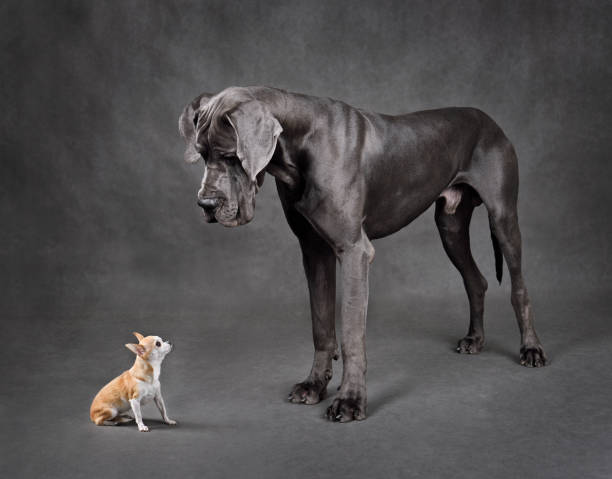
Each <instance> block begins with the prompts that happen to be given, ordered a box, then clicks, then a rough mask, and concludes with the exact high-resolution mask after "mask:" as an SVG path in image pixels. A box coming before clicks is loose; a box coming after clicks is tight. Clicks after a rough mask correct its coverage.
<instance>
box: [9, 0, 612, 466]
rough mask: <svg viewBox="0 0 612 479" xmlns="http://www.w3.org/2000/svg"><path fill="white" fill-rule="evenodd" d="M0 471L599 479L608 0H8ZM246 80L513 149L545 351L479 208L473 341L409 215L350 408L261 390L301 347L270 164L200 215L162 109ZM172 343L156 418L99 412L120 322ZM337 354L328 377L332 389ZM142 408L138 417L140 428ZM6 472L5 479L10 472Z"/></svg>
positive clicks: (607, 426) (376, 272)
mask: <svg viewBox="0 0 612 479" xmlns="http://www.w3.org/2000/svg"><path fill="white" fill-rule="evenodd" d="M0 11H1V19H2V25H1V28H0V31H1V33H0V34H1V35H2V40H3V49H2V52H1V58H2V74H1V78H2V88H1V98H2V100H1V101H2V114H1V115H0V121H1V122H2V132H3V134H2V142H1V149H2V150H1V153H2V156H1V164H0V215H1V220H2V228H1V229H0V264H1V265H2V269H3V272H2V275H1V276H0V291H1V294H0V314H1V323H0V337H1V338H2V355H3V356H4V360H3V361H2V362H1V366H0V368H1V371H0V372H1V373H2V376H1V378H2V386H1V387H0V397H1V403H0V412H1V413H2V414H1V415H2V418H3V419H2V426H1V431H2V432H1V434H0V441H1V449H2V450H3V451H4V452H3V453H2V457H1V458H0V474H2V475H3V476H5V477H37V476H42V475H45V477H51V476H61V477H71V476H74V477H84V476H87V475H89V476H90V477H113V475H118V474H125V473H127V474H133V473H137V472H138V473H139V474H140V473H142V471H143V469H146V470H147V471H149V472H148V474H149V475H151V476H153V477H155V476H158V477H169V475H170V474H173V475H175V474H176V475H178V474H182V475H183V476H185V477H192V476H193V477H277V476H278V477H281V476H282V477H301V476H308V477H326V476H328V475H334V476H335V477H342V476H344V475H352V476H353V477H359V476H361V477H395V476H397V477H447V476H450V475H452V476H454V477H472V478H475V477H518V476H519V475H520V474H530V475H532V476H537V477H591V478H594V477H602V478H603V477H610V475H611V474H612V459H611V456H610V454H609V451H610V448H611V447H612V437H611V434H612V412H611V410H610V401H609V395H610V394H611V393H612V380H611V379H610V373H609V369H610V365H611V364H612V351H611V346H612V344H611V331H612V326H611V325H610V322H609V321H610V309H611V308H610V306H611V305H612V302H611V301H610V298H609V296H610V288H611V286H612V271H611V267H610V260H611V258H610V237H611V233H612V225H611V222H610V204H611V202H612V193H611V188H610V185H611V181H610V177H611V175H612V162H611V161H610V151H612V133H611V128H610V125H611V121H612V93H611V89H610V84H611V81H612V74H611V73H612V71H611V64H612V54H611V52H612V36H611V35H610V30H611V26H612V25H611V16H612V3H610V2H607V1H606V2H604V1H599V2H598V1H583V2H575V1H571V2H565V1H563V2H548V1H545V2H534V1H513V2H493V1H486V2H475V1H469V2H452V1H444V2H441V1H438V2H430V1H424V2H419V1H410V2H401V1H400V2H390V1H376V2H365V1H362V2H328V1H326V2H323V1H321V2H316V1H299V2H280V1H270V2H234V1H211V2H182V1H181V2H136V1H129V2H93V1H91V2H75V1H63V2H60V1H57V2H42V1H40V2H29V1H28V2H23V1H20V2H4V3H3V4H2V6H1V7H0ZM257 84H264V85H270V86H276V87H280V88H285V89H288V90H292V91H299V92H304V93H309V94H313V95H320V96H331V97H334V98H339V99H342V100H345V101H346V102H348V103H350V104H353V105H355V106H359V107H363V108H366V109H371V110H376V111H380V112H386V113H402V112H408V111H413V110H417V109H425V108H435V107H442V106H452V105H455V106H462V105H463V106H475V107H478V108H481V109H483V110H484V111H486V112H488V113H489V114H490V115H491V116H492V117H493V118H494V119H495V120H496V121H497V122H498V123H499V124H500V125H501V126H502V128H503V129H504V130H505V131H506V133H507V135H508V136H509V138H510V139H511V140H512V141H513V142H514V145H515V147H516V150H517V152H518V155H519V160H520V174H521V191H520V207H519V212H520V221H521V225H522V232H523V241H524V270H525V274H526V280H527V284H528V286H529V288H530V291H531V296H532V300H533V303H534V308H535V314H536V324H537V328H538V331H539V332H540V336H541V339H542V341H543V344H544V346H545V348H546V350H547V352H548V354H549V356H550V359H551V360H552V361H551V365H550V366H549V367H548V368H545V369H543V370H537V371H536V370H527V369H524V368H521V367H519V366H518V364H517V357H518V346H519V336H518V331H517V329H516V325H515V321H514V319H513V313H512V309H511V307H510V304H509V284H508V282H507V272H506V275H505V278H504V279H505V281H504V283H503V284H502V286H501V287H498V286H497V284H496V282H495V279H494V274H493V270H494V267H493V261H492V260H493V254H492V248H491V245H490V240H489V235H488V225H487V222H486V214H485V212H484V211H483V210H482V208H480V209H479V210H477V212H476V213H475V218H474V220H473V223H472V243H473V250H474V255H475V257H476V259H477V262H478V264H479V265H480V268H481V270H482V271H483V273H484V274H485V276H486V277H487V279H488V280H489V285H490V288H489V293H488V297H487V302H486V306H487V312H486V313H485V329H486V330H487V334H488V345H487V347H486V350H485V352H483V353H482V354H481V355H479V356H475V357H464V356H459V355H456V354H454V353H453V346H454V344H455V341H456V340H457V339H458V338H460V337H461V336H462V335H463V334H464V333H465V331H466V330H467V316H468V310H467V299H466V297H465V293H464V292H463V286H462V283H461V280H460V277H459V275H458V273H457V272H456V271H455V270H454V269H453V268H452V266H451V264H450V262H449V261H448V259H447V258H446V256H445V255H444V252H443V250H442V247H441V244H440V241H439V238H438V236H437V231H436V229H435V225H434V222H433V212H432V211H431V210H430V211H427V212H426V213H425V214H424V215H422V217H420V218H419V219H417V220H416V221H415V222H414V223H413V224H412V225H411V226H410V227H408V228H406V229H405V230H403V231H401V232H399V233H397V234H395V235H393V236H392V237H389V238H387V239H383V240H379V241H376V242H375V244H374V246H375V247H376V250H377V255H376V260H375V262H374V265H373V269H372V273H371V281H370V285H371V294H370V298H371V300H370V308H369V321H368V328H369V334H368V355H369V371H368V376H369V398H370V407H369V412H370V414H369V418H368V420H367V421H365V422H363V423H355V424H349V425H338V424H329V423H327V422H326V421H324V420H323V413H324V410H325V407H326V406H327V402H328V401H325V402H324V403H321V404H319V405H317V406H312V407H303V406H302V407H300V406H296V405H291V404H288V403H286V402H283V399H284V397H285V396H286V393H288V392H289V390H290V387H291V385H292V384H293V383H294V382H297V381H298V380H301V379H303V377H305V375H306V373H307V371H308V368H309V366H310V360H311V352H312V345H311V336H310V323H309V311H308V305H307V293H306V283H305V280H304V278H303V273H302V270H301V257H300V253H299V248H298V245H297V241H296V240H295V238H294V237H293V236H292V234H291V232H290V230H289V228H288V226H287V225H286V223H285V220H284V217H283V215H282V211H281V208H280V204H279V203H278V200H277V198H276V190H275V187H274V182H273V181H272V178H271V177H268V178H267V179H266V183H265V185H264V188H263V190H262V191H261V192H260V194H259V196H258V200H257V207H256V214H255V219H254V221H253V222H252V223H251V224H249V225H247V226H244V227H241V228H238V229H225V228H223V227H221V226H219V225H207V224H204V223H203V221H202V218H201V213H200V211H199V208H198V207H197V206H196V202H195V200H196V191H197V188H198V185H199V182H200V177H201V174H202V172H203V171H202V170H203V168H202V165H201V164H199V165H187V164H184V163H182V151H183V143H182V140H181V139H180V137H179V135H178V132H177V119H178V115H179V114H180V112H181V109H182V107H183V106H184V104H185V103H186V102H187V101H189V100H191V99H192V98H193V97H194V96H196V95H197V94H199V93H200V92H201V91H212V92H216V91H219V90H220V89H223V88H225V87H227V86H230V85H257ZM132 330H140V331H141V332H142V333H145V334H159V335H162V336H164V337H166V336H167V337H170V338H171V339H172V340H173V341H174V342H175V343H176V344H177V348H176V350H175V352H173V354H172V355H171V356H169V357H168V359H167V361H166V363H165V365H164V371H163V375H162V387H163V389H164V391H165V398H166V403H167V405H168V408H169V412H170V415H171V417H174V418H175V419H177V420H178V421H179V426H177V427H176V428H173V429H170V428H169V427H168V426H165V425H163V424H161V423H160V422H156V418H157V413H156V411H155V410H154V409H153V408H150V409H149V408H147V409H146V410H145V423H148V424H149V425H150V426H152V431H151V432H150V433H149V434H148V435H145V434H139V433H138V432H137V431H136V429H135V428H134V426H133V425H130V426H122V427H117V428H95V427H94V426H93V425H92V424H91V423H89V422H88V407H89V402H90V401H91V398H92V397H93V395H94V394H95V393H96V391H97V389H98V388H99V387H101V386H102V385H103V384H104V382H105V381H107V380H109V379H110V378H112V377H113V376H114V375H116V374H118V373H120V372H121V371H122V370H124V369H126V368H127V367H129V364H130V362H131V360H132V358H131V356H130V353H129V351H127V349H125V348H123V344H124V343H126V342H128V341H131V336H130V332H131V331H132ZM340 371H341V369H340V367H339V365H337V367H336V374H335V378H334V380H333V381H332V385H331V387H330V392H331V391H333V390H335V387H336V386H337V384H338V379H337V378H338V376H339V373H340ZM151 418H153V419H151ZM7 474H8V475H7Z"/></svg>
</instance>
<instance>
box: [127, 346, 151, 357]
mask: <svg viewBox="0 0 612 479" xmlns="http://www.w3.org/2000/svg"><path fill="white" fill-rule="evenodd" d="M125 347H126V348H128V349H129V350H130V351H132V352H133V353H134V354H136V355H137V356H140V357H142V356H143V355H144V353H146V352H147V350H146V349H145V347H144V346H143V345H142V344H133V343H128V344H126V345H125Z"/></svg>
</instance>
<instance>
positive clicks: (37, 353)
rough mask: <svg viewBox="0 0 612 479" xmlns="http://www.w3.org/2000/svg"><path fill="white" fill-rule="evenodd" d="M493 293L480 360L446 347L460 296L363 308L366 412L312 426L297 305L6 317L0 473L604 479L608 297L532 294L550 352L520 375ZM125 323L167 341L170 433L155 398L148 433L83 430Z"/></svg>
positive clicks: (504, 309) (458, 321)
mask: <svg viewBox="0 0 612 479" xmlns="http://www.w3.org/2000/svg"><path fill="white" fill-rule="evenodd" d="M492 289H493V291H491V294H489V298H488V300H487V321H486V323H487V326H488V342H487V347H486V350H485V351H484V352H483V353H482V354H480V355H478V356H461V355H458V354H456V353H454V352H453V346H454V343H455V340H456V339H457V338H458V337H460V336H461V335H462V334H463V333H464V329H465V328H466V318H465V315H466V304H465V299H464V298H463V297H462V296H459V295H456V297H455V296H453V297H451V298H445V299H440V298H435V297H420V296H411V295H406V302H405V304H396V303H390V304H389V303H388V302H386V301H378V302H377V301H372V303H371V306H370V316H369V323H368V329H369V330H368V355H369V370H368V394H369V417H368V419H367V420H366V421H364V422H359V423H350V424H334V423H329V422H327V421H326V420H325V419H323V414H324V411H325V408H326V407H327V404H328V402H329V400H326V401H324V402H323V403H321V404H318V405H315V406H302V405H294V404H289V403H287V402H286V400H285V397H286V395H287V393H288V391H289V389H290V387H291V385H292V384H293V383H294V382H296V381H297V380H298V379H301V378H302V377H303V376H305V374H306V372H307V369H308V367H309V362H310V355H311V348H312V346H311V341H310V329H309V319H308V313H307V311H306V304H301V303H300V304H296V305H295V306H294V307H287V305H282V307H276V306H275V305H272V304H252V305H249V307H248V308H247V307H242V308H241V307H240V306H239V305H228V306H227V308H225V309H224V310H223V311H222V310H217V311H203V312H202V313H200V314H191V313H190V314H182V315H178V316H170V315H157V316H156V315H153V314H140V315H132V316H129V317H127V316H121V315H116V314H111V313H97V314H90V315H76V314H73V315H64V316H62V317H54V316H50V315H46V314H44V313H41V314H40V316H39V317H37V318H21V319H19V318H12V320H11V321H5V322H3V323H2V324H3V326H2V343H3V345H4V346H3V349H4V351H5V353H6V354H7V356H6V358H8V359H9V361H3V370H4V371H3V376H2V377H3V385H2V388H1V395H2V401H1V404H2V418H3V419H2V423H3V424H2V433H1V434H2V460H1V462H0V464H1V467H2V469H0V475H2V476H3V477H62V478H69V477H266V478H270V477H425V478H437V477H457V478H463V477H465V478H481V477H482V478H506V477H508V478H516V477H537V478H574V477H575V478H609V477H612V407H611V404H612V401H611V399H610V395H611V393H612V375H611V374H610V366H611V365H612V347H611V338H610V325H609V320H610V301H609V299H608V297H607V295H605V294H603V293H602V294H582V295H576V296H575V297H572V296H571V295H569V296H568V295H562V294H556V295H549V296H544V297H540V298H539V299H538V300H537V301H534V302H535V304H536V305H537V307H538V311H540V314H539V315H538V317H537V318H538V323H537V324H538V327H539V330H540V335H541V337H542V340H543V342H544V345H545V346H546V348H547V352H548V354H549V356H550V358H551V360H552V362H551V365H550V366H549V367H547V368H545V369H540V370H534V369H527V368H523V367H521V366H519V365H518V363H517V352H518V333H517V330H516V325H515V323H514V320H513V317H512V310H511V307H510V305H509V301H507V298H506V291H505V290H504V289H495V288H492ZM200 317H202V318H204V317H206V320H204V319H200ZM128 324H133V325H134V329H141V330H142V332H144V333H155V332H156V331H171V333H169V334H167V335H168V336H171V339H172V340H173V341H174V342H175V343H176V349H175V351H174V352H173V353H172V354H171V355H170V356H168V358H167V360H166V363H165V364H164V368H163V370H162V387H163V390H164V391H165V394H164V396H165V399H166V403H167V405H168V409H169V412H170V415H171V417H173V418H175V419H176V420H178V422H179V425H178V426H175V427H170V426H166V425H165V424H163V423H161V422H160V421H159V418H158V414H157V411H156V410H155V408H154V406H147V407H146V408H145V410H144V417H145V423H146V424H148V425H149V427H150V429H151V431H150V432H149V433H148V434H144V433H139V432H138V431H137V429H136V428H135V427H134V426H133V425H124V426H120V427H95V426H94V425H93V424H91V423H90V422H89V420H88V415H87V413H88V407H89V402H90V400H91V398H92V396H93V395H94V394H95V392H96V391H97V389H98V388H99V387H100V386H102V384H103V383H104V382H105V381H106V380H108V379H110V378H111V377H112V376H113V375H116V374H118V373H119V372H121V370H122V369H126V368H127V367H128V366H129V364H130V362H131V357H130V353H129V351H128V350H127V349H125V348H124V347H123V343H125V342H128V341H130V339H131V338H130V336H129V334H128V331H129V330H128V331H126V327H128V326H126V325H128ZM7 325H8V327H7ZM24 338H27V341H24ZM6 358H5V359H6ZM338 366H339V365H337V367H336V370H335V377H334V379H333V380H332V384H331V387H330V388H329V391H330V393H331V392H333V391H335V389H336V387H337V385H338V378H339V376H340V371H341V369H340V368H339V367H338Z"/></svg>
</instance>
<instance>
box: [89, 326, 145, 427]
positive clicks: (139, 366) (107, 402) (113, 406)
mask: <svg viewBox="0 0 612 479" xmlns="http://www.w3.org/2000/svg"><path fill="white" fill-rule="evenodd" d="M134 336H136V337H137V338H138V340H139V341H138V346H141V347H142V348H140V350H144V352H143V353H142V354H138V355H137V356H136V360H135V361H134V365H133V366H132V367H131V368H130V369H129V370H127V371H125V372H123V373H122V374H121V375H119V376H117V377H116V378H115V379H113V380H112V381H111V382H109V383H108V384H107V385H106V386H104V387H103V388H102V389H100V391H99V392H98V394H96V397H95V398H94V400H93V402H92V403H91V408H90V410H89V417H90V418H91V420H92V421H93V422H94V423H95V424H96V425H98V426H100V425H102V424H104V422H105V421H110V422H123V421H122V420H121V419H120V418H118V415H117V411H118V410H119V409H121V408H122V407H123V408H125V405H126V403H129V400H130V399H135V398H137V397H138V384H137V380H140V381H145V382H152V381H153V367H152V366H151V365H150V364H149V363H148V362H147V359H148V357H149V354H150V353H151V350H152V349H153V347H154V345H155V337H154V336H147V337H144V336H143V335H142V334H140V333H134ZM126 347H128V349H130V350H132V351H134V352H136V351H135V349H136V348H137V345H134V344H129V345H128V344H126Z"/></svg>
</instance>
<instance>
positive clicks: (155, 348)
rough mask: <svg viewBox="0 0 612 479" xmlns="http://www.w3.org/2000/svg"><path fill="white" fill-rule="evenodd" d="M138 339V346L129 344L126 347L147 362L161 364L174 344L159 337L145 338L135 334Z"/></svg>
mask: <svg viewBox="0 0 612 479" xmlns="http://www.w3.org/2000/svg"><path fill="white" fill-rule="evenodd" d="M133 334H134V336H136V338H137V339H138V344H134V343H129V344H126V345H125V347H126V348H128V349H129V350H130V351H132V352H133V353H134V354H136V355H137V356H139V357H141V358H142V359H144V360H145V361H152V362H161V361H163V359H164V358H165V357H166V354H168V353H169V352H170V351H172V343H171V342H170V341H164V340H163V339H162V338H160V337H159V336H147V337H144V336H143V335H142V334H140V333H136V332H134V333H133Z"/></svg>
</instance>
